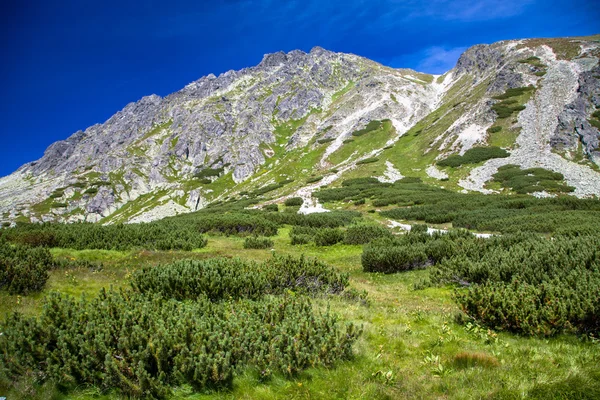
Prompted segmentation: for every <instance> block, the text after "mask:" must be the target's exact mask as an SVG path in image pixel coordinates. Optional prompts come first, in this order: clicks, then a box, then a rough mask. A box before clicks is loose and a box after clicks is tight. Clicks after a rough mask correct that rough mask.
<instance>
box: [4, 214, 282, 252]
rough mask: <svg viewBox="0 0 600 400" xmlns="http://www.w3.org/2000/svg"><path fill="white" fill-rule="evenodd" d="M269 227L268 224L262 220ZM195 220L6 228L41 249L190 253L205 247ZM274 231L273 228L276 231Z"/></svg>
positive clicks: (11, 238) (11, 235) (10, 234)
mask: <svg viewBox="0 0 600 400" xmlns="http://www.w3.org/2000/svg"><path fill="white" fill-rule="evenodd" d="M265 223H268V224H270V225H272V223H270V222H269V221H265ZM197 225H198V224H197V222H194V221H178V222H175V221H174V220H172V219H165V220H161V221H156V222H152V223H147V224H126V225H123V224H113V225H100V224H91V223H76V224H56V223H46V224H19V225H18V226H17V227H15V228H10V229H7V230H6V231H5V232H4V236H5V237H6V239H7V240H9V241H11V242H14V243H20V244H27V245H31V246H42V247H62V248H72V249H77V250H83V249H107V250H128V249H132V248H146V249H151V250H154V249H156V250H171V249H173V250H192V249H193V248H201V247H204V246H206V243H207V241H206V239H205V238H204V237H203V235H202V234H201V232H200V231H199V229H198V227H197ZM275 230H276V228H275Z"/></svg>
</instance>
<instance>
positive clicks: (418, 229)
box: [410, 224, 427, 233]
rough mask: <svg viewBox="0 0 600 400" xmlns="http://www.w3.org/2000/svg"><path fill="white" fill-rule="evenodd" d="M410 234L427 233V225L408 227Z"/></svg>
mask: <svg viewBox="0 0 600 400" xmlns="http://www.w3.org/2000/svg"><path fill="white" fill-rule="evenodd" d="M410 233H427V225H425V224H413V225H411V226H410Z"/></svg>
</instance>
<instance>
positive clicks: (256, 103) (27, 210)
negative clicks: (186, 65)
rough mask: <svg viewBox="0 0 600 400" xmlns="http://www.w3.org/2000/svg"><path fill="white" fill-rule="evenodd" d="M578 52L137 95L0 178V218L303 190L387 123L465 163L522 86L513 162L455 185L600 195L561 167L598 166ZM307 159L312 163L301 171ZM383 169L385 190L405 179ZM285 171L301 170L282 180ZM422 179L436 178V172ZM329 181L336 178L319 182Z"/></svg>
mask: <svg viewBox="0 0 600 400" xmlns="http://www.w3.org/2000/svg"><path fill="white" fill-rule="evenodd" d="M565 40H566V39H565ZM578 40H579V41H580V42H581V43H583V44H581V43H579V42H578V43H577V44H576V46H575V47H574V48H577V49H580V50H578V51H579V54H578V55H577V56H574V57H573V56H572V57H571V58H570V59H567V60H566V59H564V57H562V56H561V57H560V58H559V57H557V56H556V55H555V54H554V52H553V49H552V48H551V47H549V45H545V44H544V42H543V41H536V42H535V43H534V42H530V41H504V42H499V43H495V44H492V45H478V46H474V47H472V48H470V49H468V50H467V51H466V52H465V53H464V54H463V55H462V56H461V57H460V59H459V60H458V62H457V65H456V67H455V68H454V69H453V70H451V71H449V72H448V73H447V74H445V75H444V76H442V77H434V76H431V75H427V74H421V73H418V72H415V71H411V70H406V69H392V68H388V67H385V66H382V65H380V64H378V63H375V62H373V61H371V60H368V59H365V58H361V57H358V56H355V55H352V54H342V53H333V52H330V51H327V50H325V49H322V48H320V47H315V48H314V49H312V50H311V51H310V52H309V53H305V52H302V51H291V52H289V53H284V52H278V53H274V54H268V55H265V56H264V58H263V60H262V61H261V62H260V64H258V65H257V66H255V67H252V68H246V69H242V70H240V71H228V72H226V73H223V74H221V75H219V76H215V75H212V74H211V75H208V76H205V77H202V78H201V79H199V80H197V81H195V82H192V83H190V84H188V85H187V86H185V87H184V88H183V89H181V90H180V91H178V92H175V93H173V94H171V95H169V96H166V97H164V98H161V97H159V96H156V95H152V96H147V97H144V98H142V99H140V100H139V101H137V102H134V103H130V104H128V105H127V106H126V107H124V108H123V109H122V110H121V111H119V112H117V113H116V114H115V115H113V116H112V117H111V118H109V119H108V120H107V121H106V122H104V123H102V124H97V125H94V126H91V127H89V128H87V129H86V130H84V131H79V132H76V133H75V134H73V135H72V136H71V137H69V138H68V139H66V140H64V141H59V142H56V143H54V144H52V145H51V146H50V147H48V149H47V150H46V152H45V153H44V156H43V157H42V158H41V159H40V160H37V161H35V162H31V163H29V164H26V165H24V166H23V167H21V168H20V169H19V170H18V171H16V172H15V173H14V174H12V175H10V176H8V177H4V178H0V220H1V221H14V220H16V219H29V220H32V221H48V220H58V221H68V222H71V221H76V220H88V221H101V222H126V221H146V220H150V219H156V218H160V217H162V216H166V215H169V214H173V213H181V212H185V211H186V210H187V211H194V210H197V209H199V208H201V207H203V206H204V205H205V204H206V203H208V202H210V201H214V200H217V199H223V198H226V197H228V196H233V195H235V194H236V193H238V192H239V191H241V190H242V189H238V188H242V187H243V188H244V189H243V190H248V189H249V188H250V189H251V187H249V185H247V183H248V182H250V183H252V182H255V180H256V179H259V178H260V177H261V176H262V175H261V174H264V173H266V172H268V171H273V170H274V168H276V170H277V171H280V170H281V172H280V173H279V174H280V176H273V177H270V178H269V179H271V183H272V182H275V181H277V180H281V179H289V178H292V179H296V182H300V181H304V180H305V178H306V176H305V174H307V173H309V170H311V168H312V169H316V172H317V173H318V172H319V171H327V170H328V169H331V168H333V167H335V168H336V169H337V170H340V171H346V170H351V169H352V168H354V167H355V163H356V162H357V161H359V160H360V159H364V158H365V157H372V156H379V155H381V154H385V153H383V146H384V145H383V144H382V145H381V146H380V147H378V148H372V149H371V148H369V149H368V150H365V152H364V154H362V153H361V154H357V153H356V152H355V153H353V154H349V155H347V156H346V158H345V159H343V160H338V161H336V162H332V155H334V154H339V151H340V149H341V148H342V147H343V145H344V143H345V141H347V140H348V139H351V138H352V132H354V131H356V130H358V129H362V128H364V127H365V126H367V125H368V123H369V122H370V121H375V120H378V121H381V120H390V121H391V123H392V126H393V130H392V131H391V133H390V135H391V136H390V137H389V140H388V141H387V142H386V143H385V146H387V147H389V146H392V145H394V143H396V142H398V140H399V139H400V138H401V137H402V135H404V134H405V133H406V132H407V131H409V129H410V128H411V127H413V126H415V124H417V123H418V122H419V121H422V120H424V118H426V117H427V116H428V115H430V114H431V113H432V112H435V115H436V116H437V117H436V118H434V119H431V120H430V125H431V126H429V127H427V128H428V129H429V128H431V129H433V130H435V131H437V132H438V136H437V137H435V138H433V139H432V140H429V142H428V147H427V150H426V151H425V153H428V152H430V151H431V152H436V154H437V155H438V158H440V157H444V156H447V155H449V154H452V153H460V154H463V153H464V152H465V151H466V150H468V149H469V148H470V147H472V146H475V145H485V144H486V143H487V141H488V140H489V135H488V133H487V129H488V128H489V127H490V126H491V125H492V124H493V123H494V122H495V121H496V119H497V115H496V113H495V112H494V111H493V110H492V106H493V105H494V104H495V103H496V102H497V101H496V100H494V99H493V96H496V95H498V94H501V93H503V92H504V91H505V90H507V89H509V88H516V87H521V86H527V85H533V86H534V87H536V88H537V89H536V92H535V95H534V97H532V99H531V100H530V102H529V103H527V105H526V107H527V108H526V110H524V111H522V112H521V113H520V114H519V116H518V119H515V120H514V121H511V124H512V126H511V129H513V128H514V129H521V134H520V136H519V138H518V140H517V142H516V143H515V146H516V148H515V149H512V152H511V157H510V158H508V159H502V160H490V161H489V162H488V163H486V164H485V165H483V166H482V167H480V168H475V169H474V170H473V171H472V172H471V173H470V176H469V177H468V178H466V179H464V180H463V181H462V182H461V185H462V186H463V187H465V188H467V189H469V190H480V191H485V183H486V182H487V181H488V180H489V179H490V177H491V175H492V174H493V172H494V171H495V170H496V169H497V167H498V166H499V165H503V164H505V163H508V162H511V163H517V164H519V165H524V166H526V165H544V166H546V167H547V168H549V169H552V170H557V171H560V172H563V173H565V176H566V177H567V180H568V181H569V183H570V184H573V185H575V186H577V187H578V189H577V191H576V194H577V195H590V194H600V188H599V187H598V185H597V183H594V182H595V181H599V180H600V179H598V176H597V173H596V172H595V171H592V170H591V169H590V168H589V167H586V166H584V165H581V164H577V163H574V162H571V161H570V160H575V158H576V157H575V156H574V155H573V154H574V153H575V152H576V151H580V152H581V153H582V154H583V156H584V158H589V159H592V160H594V161H595V162H596V163H597V162H598V161H599V158H600V154H599V150H598V148H599V136H598V134H599V133H598V129H597V128H595V127H594V126H593V125H592V124H590V122H589V121H590V114H591V113H593V112H594V111H595V110H596V108H597V107H598V106H600V84H599V76H600V66H599V65H598V56H599V52H600V50H599V45H598V43H597V42H593V41H585V40H583V41H581V40H580V39H578ZM553 43H555V41H554V42H553ZM569 43H570V42H569ZM532 56H536V57H539V58H540V59H541V62H543V63H544V65H546V66H547V74H546V75H545V76H542V75H543V74H540V73H539V72H540V70H539V68H538V67H535V66H532V65H530V64H527V63H524V62H522V61H523V59H526V58H527V57H532ZM436 110H437V111H436ZM459 111H460V112H459ZM450 117H451V118H452V120H451V121H450V122H449V123H448V120H449V118H450ZM442 120H443V121H444V124H446V125H444V127H443V129H442V128H439V125H440V124H441V122H440V121H442ZM319 146H321V147H319ZM578 149H581V150H578ZM358 150H360V149H358ZM358 150H357V151H358ZM553 150H560V151H563V152H564V156H565V157H566V158H563V157H562V156H560V155H558V154H555V153H554V152H553ZM313 153H314V154H316V156H311V154H313ZM561 154H562V153H561ZM304 157H306V160H310V161H302V162H300V161H299V160H304ZM386 161H387V162H388V164H385V165H386V170H385V171H381V173H383V174H384V176H383V177H382V179H384V180H389V181H393V180H395V179H398V177H401V176H402V175H401V173H400V172H402V173H405V171H404V170H402V171H398V170H396V169H394V168H395V167H394V165H393V161H394V160H392V159H390V160H386ZM575 161H577V160H575ZM291 163H296V164H297V168H296V169H290V168H288V169H285V168H284V169H282V167H283V166H285V164H291ZM310 163H312V164H310ZM296 164H294V165H296ZM588 170H589V171H588ZM590 171H591V172H590ZM313 172H315V171H312V172H311V173H313ZM406 172H410V171H406ZM422 173H423V176H424V177H432V178H434V179H435V180H437V179H442V178H443V179H446V175H445V173H444V172H443V171H439V170H437V169H435V167H427V166H426V167H424V168H423V169H422ZM331 177H334V178H335V179H338V178H340V177H341V174H335V175H330V176H328V177H327V182H329V179H334V178H331ZM261 179H262V178H261ZM335 179H334V180H335ZM259 181H260V179H259ZM261 182H262V181H261ZM262 183H266V182H262ZM262 183H261V184H262ZM244 185H246V186H244ZM292 186H294V187H293V188H290V190H294V191H297V190H299V189H301V187H299V184H294V185H292ZM317 186H319V185H316V186H315V187H317Z"/></svg>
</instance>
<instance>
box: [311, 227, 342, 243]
mask: <svg viewBox="0 0 600 400" xmlns="http://www.w3.org/2000/svg"><path fill="white" fill-rule="evenodd" d="M342 240H344V231H342V230H341V229H338V228H322V229H319V230H318V231H317V233H316V235H315V244H316V245H317V246H332V245H334V244H336V243H339V242H341V241H342Z"/></svg>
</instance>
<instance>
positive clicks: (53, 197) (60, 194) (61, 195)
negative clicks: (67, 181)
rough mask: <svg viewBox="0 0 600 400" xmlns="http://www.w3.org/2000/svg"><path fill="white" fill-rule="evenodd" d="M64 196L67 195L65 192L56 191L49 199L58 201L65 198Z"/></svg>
mask: <svg viewBox="0 0 600 400" xmlns="http://www.w3.org/2000/svg"><path fill="white" fill-rule="evenodd" d="M64 195H65V193H64V192H62V191H54V192H53V193H52V194H51V195H50V196H48V197H49V198H51V199H56V198H59V197H63V196H64Z"/></svg>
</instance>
